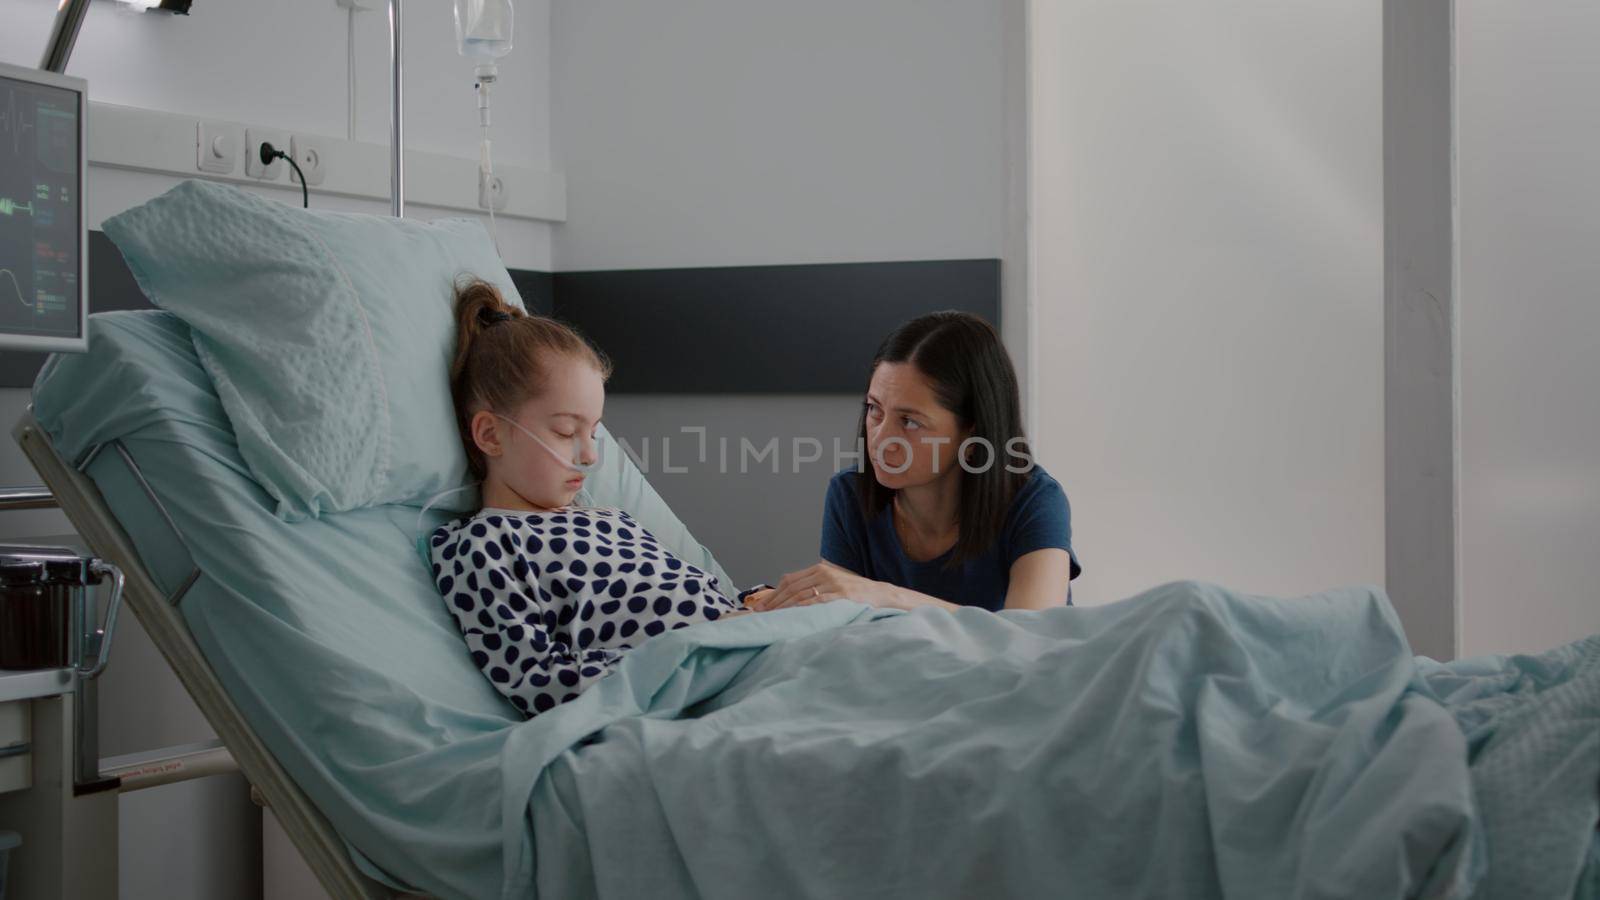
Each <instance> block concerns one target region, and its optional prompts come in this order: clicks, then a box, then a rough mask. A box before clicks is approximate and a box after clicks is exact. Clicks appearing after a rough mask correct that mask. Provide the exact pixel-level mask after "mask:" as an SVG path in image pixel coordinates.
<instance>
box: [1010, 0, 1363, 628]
mask: <svg viewBox="0 0 1600 900" xmlns="http://www.w3.org/2000/svg"><path fill="white" fill-rule="evenodd" d="M1029 11H1030V17H1031V21H1030V32H1029V37H1030V46H1029V54H1030V64H1031V78H1030V82H1029V88H1030V92H1031V93H1030V111H1031V116H1030V119H1029V128H1030V131H1031V141H1030V146H1031V169H1030V183H1031V187H1032V190H1031V197H1032V201H1033V205H1032V210H1031V212H1032V222H1033V226H1034V232H1033V246H1032V253H1031V257H1030V264H1029V268H1030V272H1031V276H1032V310H1033V319H1032V327H1033V330H1034V332H1035V335H1034V340H1035V341H1036V345H1037V348H1038V352H1037V355H1036V357H1035V359H1036V366H1037V368H1036V372H1035V375H1034V377H1035V379H1036V392H1037V397H1036V400H1035V407H1036V409H1037V411H1038V419H1037V421H1036V422H1035V431H1036V432H1037V436H1038V445H1039V454H1040V458H1041V460H1042V461H1043V463H1044V464H1045V466H1046V467H1047V468H1049V469H1050V471H1052V472H1053V473H1055V474H1056V475H1057V476H1058V477H1059V478H1060V479H1061V481H1062V484H1063V485H1065V486H1066V487H1067V490H1068V492H1069V494H1070V496H1071V500H1072V512H1073V526H1074V529H1073V531H1074V537H1075V543H1076V545H1077V550H1078V552H1079V554H1080V555H1081V556H1082V558H1083V562H1084V568H1085V574H1084V576H1083V578H1082V579H1081V580H1080V581H1079V582H1078V584H1077V587H1076V591H1075V596H1076V598H1077V599H1078V600H1079V602H1082V603H1104V602H1107V601H1112V600H1117V599H1120V598H1123V597H1126V596H1129V595H1130V594H1133V593H1135V592H1137V591H1140V590H1143V589H1145V588H1148V587H1151V586H1153V585H1156V584H1159V583H1162V582H1165V581H1168V580H1172V579H1177V578H1199V579H1206V580H1210V581H1215V582H1220V583H1222V584H1226V585H1229V586H1232V587H1235V588H1239V589H1244V590H1249V591H1254V592H1260V593H1267V594H1274V595H1300V594H1304V593H1307V592H1311V591H1317V590H1322V589H1324V588H1329V587H1333V586H1335V585H1343V584H1351V583H1371V584H1382V583H1383V579H1384V558H1385V547H1384V443H1383V371H1384V369H1383V363H1384V358H1383V346H1384V345H1383V325H1384V319H1383V313H1384V286H1383V182H1382V173H1383V168H1382V163H1383V158H1382V131H1381V126H1382V99H1383V97H1382V80H1381V79H1382V66H1381V60H1382V58H1381V47H1382V30H1381V9H1380V5H1379V4H1375V3H1349V2H1344V0H1318V2H1310V3H1295V4H1271V3H1257V2H1221V3H1203V4H1186V3H1127V2H1122V0H1035V2H1031V3H1030V6H1029Z"/></svg>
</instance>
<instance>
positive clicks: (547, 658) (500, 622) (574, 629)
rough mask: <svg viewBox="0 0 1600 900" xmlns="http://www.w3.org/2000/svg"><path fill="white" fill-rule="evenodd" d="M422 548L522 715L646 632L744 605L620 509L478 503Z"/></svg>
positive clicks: (485, 662)
mask: <svg viewBox="0 0 1600 900" xmlns="http://www.w3.org/2000/svg"><path fill="white" fill-rule="evenodd" d="M429 552H430V555H431V557H432V560H433V577H434V581H435V583H436V584H437V585H438V587H439V593H440V594H441V595H442V596H443V597H444V600H445V603H446V605H447V606H449V608H450V611H451V612H452V613H454V614H455V617H456V623H457V624H458V625H460V627H461V633H462V635H463V637H465V639H466V642H467V647H468V649H470V650H471V651H472V659H473V661H474V662H476V663H477V664H478V668H480V669H482V670H483V673H484V674H485V675H487V676H488V677H489V680H490V681H491V682H492V683H493V684H494V686H495V688H496V689H497V690H499V691H500V693H502V694H504V695H505V696H506V697H507V698H509V699H510V700H511V702H512V703H513V704H515V705H516V707H517V708H518V709H520V710H522V711H523V712H524V713H526V714H527V715H529V716H535V715H538V714H539V713H542V712H545V711H547V710H550V709H553V708H554V707H556V706H557V705H558V704H561V703H565V702H567V701H568V700H572V699H573V698H575V697H577V696H578V694H579V693H581V692H582V691H583V690H584V689H586V688H588V687H589V686H590V685H592V684H594V683H595V682H596V681H599V680H600V679H601V678H603V677H604V676H605V675H606V674H607V673H608V672H610V671H611V669H612V667H614V666H615V665H616V664H617V662H618V661H619V660H621V659H622V656H623V654H624V653H626V652H627V651H628V650H629V649H631V648H633V647H637V646H638V645H639V644H640V643H642V642H643V641H645V640H646V639H648V638H650V637H653V636H655V635H658V634H661V633H662V632H665V631H668V630H671V629H678V628H686V627H688V626H690V625H693V624H695V623H697V622H707V621H711V620H713V619H717V618H719V617H721V616H723V615H726V614H727V613H730V612H733V611H736V610H739V609H742V608H743V604H742V602H741V601H742V600H743V597H744V594H746V593H749V591H745V592H742V593H741V594H740V595H739V597H738V598H737V599H729V598H728V596H727V595H726V593H725V592H724V590H723V588H722V585H721V583H720V582H719V581H718V580H717V578H716V577H715V576H713V575H710V574H709V573H707V572H705V571H703V570H701V569H699V568H697V567H695V566H692V565H689V564H688V563H686V562H684V561H683V560H681V559H679V558H678V557H677V556H675V555H673V554H672V552H671V551H669V550H667V549H666V548H665V547H663V546H661V545H660V544H659V543H657V542H656V539H655V536H654V535H652V534H650V532H648V531H646V530H645V529H644V527H643V526H641V525H640V524H639V523H638V522H637V521H635V520H634V518H633V517H632V516H630V515H628V514H627V513H626V512H623V511H622V510H619V509H598V508H587V507H585V508H577V507H566V508H564V509H559V510H552V511H549V512H542V513H535V512H518V511H514V510H504V509H485V510H482V511H480V512H479V513H477V514H476V515H473V516H471V517H465V518H461V519H456V520H455V521H453V522H449V523H447V524H445V525H443V526H441V527H440V528H438V529H437V530H436V531H434V532H433V535H432V536H431V537H430V538H429ZM755 589H756V588H751V589H750V590H755Z"/></svg>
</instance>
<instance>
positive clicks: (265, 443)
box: [104, 181, 522, 521]
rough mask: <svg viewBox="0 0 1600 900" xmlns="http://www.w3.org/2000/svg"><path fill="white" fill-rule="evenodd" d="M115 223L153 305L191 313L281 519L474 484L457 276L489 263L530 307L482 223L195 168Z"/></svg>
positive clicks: (509, 295)
mask: <svg viewBox="0 0 1600 900" xmlns="http://www.w3.org/2000/svg"><path fill="white" fill-rule="evenodd" d="M104 228H105V233H106V235H107V236H108V237H110V238H111V240H112V241H113V242H115V243H116V245H117V248H118V249H119V250H121V251H122V255H123V258H124V259H126V260H127V262H128V267H129V268H130V269H131V270H132V271H133V274H134V277H135V278H137V279H138V282H139V286H140V287H141V288H143V289H144V292H145V294H146V295H147V296H148V297H149V298H150V300H151V302H153V303H155V305H156V306H159V307H161V308H162V309H165V310H168V311H170V312H172V313H174V314H176V315H177V316H178V317H179V318H181V319H183V321H184V322H186V323H187V324H188V325H189V328H190V329H191V331H192V334H193V339H194V347H195V352H196V354H197V355H198V356H199V358H200V361H201V363H202V365H203V366H204V367H205V370H206V372H207V374H209V375H210V376H211V380H212V382H213V384H214V385H215V386H216V391H217V396H218V397H219V398H220V399H221V401H222V407H223V409H224V410H225V411H226V413H227V415H228V419H229V421H230V422H231V423H232V425H233V431H234V435H235V436H236V438H237V439H238V443H239V453H240V455H241V456H242V457H243V458H244V460H245V463H246V464H247V465H248V466H249V467H250V471H251V474H252V475H253V476H254V477H255V480H256V481H258V482H259V483H260V484H261V486H262V487H263V488H265V489H266V491H267V492H268V493H269V494H270V495H271V496H272V497H273V499H274V500H275V501H276V502H277V509H276V512H277V515H278V516H279V517H280V518H283V519H285V520H289V521H293V520H295V519H300V518H305V517H315V516H318V515H321V514H322V513H327V512H337V511H343V510H350V509H359V508H362V507H367V506H375V505H378V504H383V503H403V502H412V501H417V500H419V499H420V498H424V497H427V496H430V495H432V494H435V493H437V492H438V491H441V490H444V489H445V488H450V487H455V486H457V485H459V484H461V483H462V481H463V480H464V478H465V474H466V471H467V463H466V455H465V453H464V452H463V451H462V449H461V442H460V439H459V437H458V436H457V432H456V427H455V417H454V415H453V414H452V411H451V401H450V385H449V360H450V354H451V351H452V349H453V340H454V332H455V326H454V320H453V316H452V312H451V299H452V296H453V286H454V284H455V282H456V280H457V279H458V278H460V277H462V276H465V275H470V276H475V277H478V278H482V279H483V280H485V281H488V282H490V283H492V284H494V285H495V286H496V287H498V288H499V289H500V291H501V292H502V293H503V294H504V295H505V298H506V300H507V301H508V302H509V303H512V304H515V305H517V306H521V305H522V301H521V298H520V297H519V296H518V295H517V290H516V287H515V285H513V284H512V281H511V275H510V273H508V272H507V271H506V268H505V266H504V265H503V264H502V263H501V262H500V259H499V257H498V256H497V255H496V253H495V249H494V244H493V243H492V242H491V241H490V239H489V236H488V234H487V233H486V232H485V231H484V228H483V225H482V224H481V223H479V222H478V221H476V220H473V219H445V220H436V221H433V222H423V221H419V220H416V219H396V218H390V217H386V216H370V215H358V214H352V213H336V212H324V211H321V210H301V209H298V208H295V207H291V206H287V205H284V204H282V203H275V202H272V201H269V200H265V199H262V198H260V197H257V196H256V195H254V194H251V193H249V192H247V191H243V190H240V189H238V188H234V187H229V186H227V185H221V184H214V183H210V182H202V181H186V182H184V183H182V184H180V185H178V186H177V187H175V188H173V189H172V190H170V191H168V192H167V193H165V194H163V195H162V196H160V197H157V198H156V199H154V200H151V201H150V202H149V203H146V204H144V205H142V206H138V207H135V208H133V209H130V210H128V211H127V212H124V213H122V214H120V215H117V216H114V217H112V218H110V219H108V220H106V222H105V225H104Z"/></svg>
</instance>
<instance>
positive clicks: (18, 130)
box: [0, 91, 34, 156]
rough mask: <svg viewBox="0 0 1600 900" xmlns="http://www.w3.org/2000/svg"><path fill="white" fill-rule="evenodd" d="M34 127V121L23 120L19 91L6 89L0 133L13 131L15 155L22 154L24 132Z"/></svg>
mask: <svg viewBox="0 0 1600 900" xmlns="http://www.w3.org/2000/svg"><path fill="white" fill-rule="evenodd" d="M32 127H34V126H33V123H31V122H24V121H22V110H20V109H18V108H17V92H16V91H6V106H5V109H0V134H5V133H6V132H7V131H9V132H11V153H12V155H13V156H21V155H22V132H24V131H26V130H28V129H30V128H32Z"/></svg>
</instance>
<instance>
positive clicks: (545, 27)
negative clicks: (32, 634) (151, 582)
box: [0, 0, 550, 900]
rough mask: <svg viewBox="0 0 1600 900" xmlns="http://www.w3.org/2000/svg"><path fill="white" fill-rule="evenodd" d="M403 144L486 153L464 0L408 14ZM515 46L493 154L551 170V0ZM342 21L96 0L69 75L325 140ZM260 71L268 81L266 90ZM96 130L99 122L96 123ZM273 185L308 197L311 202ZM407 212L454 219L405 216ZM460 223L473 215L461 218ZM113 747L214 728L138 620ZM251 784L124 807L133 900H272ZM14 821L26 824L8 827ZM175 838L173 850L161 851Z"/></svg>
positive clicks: (5, 461)
mask: <svg viewBox="0 0 1600 900" xmlns="http://www.w3.org/2000/svg"><path fill="white" fill-rule="evenodd" d="M55 8H56V5H55V4H54V3H51V2H48V0H0V61H5V62H8V63H13V64H17V65H24V66H36V65H38V61H39V57H40V54H41V52H42V51H43V48H44V42H45V39H46V37H47V36H48V34H49V30H50V22H51V20H52V18H53V16H54V13H55ZM406 10H407V16H406V20H405V21H406V43H405V52H406V75H407V79H406V90H407V95H406V112H407V120H406V145H407V147H408V148H410V149H414V150H422V151H431V152H436V153H444V154H449V155H453V156H460V157H464V158H469V159H475V158H476V156H477V140H478V132H477V112H476V106H475V101H474V99H473V94H472V70H471V66H470V65H468V64H467V63H466V62H465V61H464V60H462V59H461V58H460V57H459V56H458V55H457V54H456V51H455V37H454V32H453V26H452V25H451V20H450V4H448V3H442V2H430V3H425V4H416V3H413V4H408V5H407V7H406ZM517 14H518V15H517V33H516V48H515V50H514V51H513V53H512V54H511V55H510V56H509V57H507V58H506V59H505V60H504V61H503V64H502V65H501V82H500V88H499V90H498V92H497V94H496V97H495V128H494V138H495V154H496V159H497V160H499V161H502V162H505V163H511V164H515V165H521V166H529V167H534V168H538V169H547V168H548V167H549V158H550V153H549V149H550V148H549V142H550V140H549V129H550V125H549V108H550V107H549V79H548V74H549V68H548V59H549V3H548V0H519V2H518V3H517ZM347 24H348V19H347V15H346V12H345V11H344V10H343V9H342V8H340V7H338V6H337V5H336V4H335V3H334V2H333V0H279V2H275V3H272V4H261V3H230V2H206V0H202V2H198V3H196V4H195V5H194V8H193V14H192V15H190V16H188V17H186V18H185V17H172V16H169V15H165V14H158V13H146V14H130V13H125V12H122V11H121V10H120V9H118V8H117V7H116V6H115V5H113V4H111V3H104V2H96V3H93V4H91V7H90V10H89V16H88V18H87V20H86V21H85V23H84V26H83V31H82V33H81V35H80V37H79V40H78V45H77V49H76V51H75V52H74V54H73V57H72V61H71V64H70V65H69V66H68V69H67V72H68V74H71V75H76V76H79V77H82V78H86V79H88V82H89V92H90V96H91V98H92V99H94V100H98V101H104V102H109V103H116V104H122V105H127V106H135V107H142V108H146V109H154V110H162V111H167V112H174V113H182V114H185V115H196V116H207V117H214V118H217V119H222V120H227V121H234V122H248V123H251V124H258V125H267V126H272V127H277V128H282V129H284V130H301V131H305V132H309V133H313V134H326V135H334V136H343V135H345V134H346V125H347V117H346V112H347V105H346V98H347V94H346V36H347ZM387 28H388V26H387V18H386V16H384V15H382V14H380V13H375V12H374V13H363V14H361V15H360V16H358V17H357V19H356V31H355V36H356V45H357V46H356V57H357V60H358V72H357V83H358V87H359V94H358V103H357V113H358V116H357V131H356V134H355V138H356V139H357V140H362V141H369V142H378V143H386V142H387V140H388V108H389V107H388V103H389V101H388V75H387V71H388V37H387V35H388V31H387ZM257 79H260V80H259V81H258V80H257ZM91 127H92V125H91ZM174 183H175V181H174V180H173V179H170V178H166V177H162V176H156V175H148V174H141V173H133V172H124V171H116V170H109V169H101V168H92V169H91V170H90V173H89V185H88V194H87V196H86V201H87V203H88V207H89V209H88V219H89V225H90V227H91V228H98V227H99V224H100V222H101V221H102V220H103V219H104V218H106V217H107V216H110V215H113V214H115V213H117V212H120V211H121V210H123V209H126V208H128V207H129V206H132V205H135V204H137V203H141V202H143V201H145V200H147V199H149V198H151V197H154V196H156V195H157V194H160V193H161V192H163V191H165V190H167V189H168V188H170V187H171V186H172V185H173V184H174ZM263 193H264V194H265V195H266V196H270V197H273V198H275V199H278V200H282V201H284V202H298V199H299V195H298V192H297V191H296V192H294V193H291V192H289V191H288V190H285V189H276V190H272V189H268V190H264V191H263ZM313 204H314V205H322V206H324V207H329V208H338V209H346V210H358V211H369V212H375V213H387V212H388V206H387V204H384V203H365V202H361V201H353V200H340V201H337V202H332V201H327V200H321V201H319V200H317V199H316V198H315V197H313ZM408 214H411V215H416V216H420V217H430V216H432V215H438V214H441V213H440V212H439V211H437V210H429V209H427V208H425V207H412V206H408ZM449 214H450V215H459V213H453V212H452V213H449ZM499 233H500V238H501V248H502V250H503V252H504V253H505V256H506V259H507V262H508V263H509V264H510V265H514V266H524V267H530V268H537V269H548V268H549V267H550V231H549V225H548V224H546V223H535V222H529V221H525V220H507V219H501V221H500V223H499ZM27 395H28V392H27V391H25V390H19V389H5V390H0V426H3V430H4V432H5V433H6V434H7V435H9V432H10V429H11V426H12V424H13V423H14V422H15V421H16V418H17V416H18V415H19V414H20V413H21V411H22V409H23V408H24V406H25V404H26V403H27ZM37 481H38V478H37V476H36V475H35V474H34V473H33V471H32V469H31V468H30V467H29V466H28V463H27V461H26V460H25V459H24V458H23V457H22V455H21V452H20V451H19V450H18V449H17V447H16V445H15V444H14V443H13V442H12V441H11V440H10V439H9V437H6V438H4V439H0V484H21V483H36V482H37ZM70 530H71V525H70V523H68V521H67V520H66V518H65V517H64V516H62V515H61V514H60V513H59V512H56V511H40V512H26V513H8V514H6V515H5V516H0V539H5V538H16V537H20V536H33V535H42V534H60V533H65V532H69V531H70ZM101 684H102V695H101V696H102V708H101V720H102V724H101V729H102V732H101V733H102V748H101V749H102V753H103V755H105V756H113V755H119V754H125V753H132V752H137V751H142V750H149V749H153V748H156V747H161V746H168V745H173V744H180V743H186V742H191V741H196V740H203V739H206V738H208V737H210V736H211V732H210V729H209V727H208V726H207V725H206V723H205V722H204V720H203V718H201V717H200V715H199V713H198V711H197V710H196V709H195V708H194V705H193V703H192V702H191V701H190V700H189V699H188V696H187V694H185V693H184V691H183V689H182V687H181V686H180V685H179V684H178V683H177V681H176V679H174V678H173V676H172V675H171V674H170V672H169V671H168V670H167V667H166V665H165V663H164V662H163V661H162V660H161V659H160V658H159V655H158V654H157V652H156V651H155V648H154V647H153V646H152V645H151V644H150V642H149V639H148V637H146V636H145V634H144V633H143V631H142V630H141V629H140V628H139V627H138V623H137V622H135V621H133V620H131V619H124V620H123V624H122V625H121V627H120V628H119V629H118V634H117V643H116V647H115V649H114V652H113V662H112V666H111V668H110V669H109V670H108V671H107V673H106V675H105V676H104V678H103V680H102V682H101ZM242 785H243V782H242V779H239V778H237V777H232V778H219V779H209V780H207V781H206V782H204V783H203V784H197V785H189V786H184V785H180V786H174V787H168V788H160V789H156V790H153V791H150V792H148V793H147V794H144V793H142V794H139V795H134V796H133V797H130V798H129V800H128V801H127V802H124V803H123V805H122V811H121V821H122V825H121V833H122V836H123V837H122V854H121V867H122V877H121V886H122V894H123V896H124V897H128V898H134V900H143V898H146V897H156V896H160V897H164V898H173V900H182V898H196V900H198V898H213V897H245V896H259V892H260V889H261V884H260V859H261V853H260V837H259V835H260V828H259V816H258V815H257V814H256V810H255V809H254V808H253V807H251V806H250V804H249V802H248V800H247V799H245V800H243V801H242V802H241V797H242V794H241V793H240V792H241V791H242V790H243V787H242ZM0 827H13V828H14V827H16V825H15V824H9V825H8V824H7V823H0ZM153 836H159V838H160V841H161V846H163V847H171V846H174V845H176V846H179V847H182V848H185V850H186V852H185V853H183V854H180V855H177V856H174V855H173V854H171V853H169V852H154V851H156V850H159V849H160V848H159V847H155V846H154V845H152V844H151V840H152V839H153Z"/></svg>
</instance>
